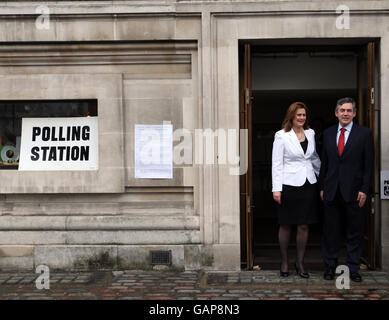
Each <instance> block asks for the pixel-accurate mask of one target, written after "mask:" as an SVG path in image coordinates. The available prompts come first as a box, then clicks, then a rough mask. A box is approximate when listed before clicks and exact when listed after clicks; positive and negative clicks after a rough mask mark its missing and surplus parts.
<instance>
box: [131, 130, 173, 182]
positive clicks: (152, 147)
mask: <svg viewBox="0 0 389 320" xmlns="http://www.w3.org/2000/svg"><path fill="white" fill-rule="evenodd" d="M135 178H136V179H153V178H154V179H172V178H173V125H171V124H167V125H143V124H136V125H135Z"/></svg>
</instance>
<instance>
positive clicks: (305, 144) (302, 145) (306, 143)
mask: <svg viewBox="0 0 389 320" xmlns="http://www.w3.org/2000/svg"><path fill="white" fill-rule="evenodd" d="M300 144H301V147H302V148H303V150H304V153H306V152H307V148H308V139H307V138H305V140H304V141H303V142H300Z"/></svg>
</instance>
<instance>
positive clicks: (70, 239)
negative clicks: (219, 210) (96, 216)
mask: <svg viewBox="0 0 389 320" xmlns="http://www.w3.org/2000/svg"><path fill="white" fill-rule="evenodd" d="M0 243H1V244H2V245H30V244H31V245H54V244H61V245H65V244H66V245H73V244H74V245H77V244H82V245H89V244H91V245H96V244H104V245H120V244H127V245H139V244H145V245H146V244H147V245H148V244H150V245H158V244H199V243H200V231H199V230H115V231H106V230H104V231H102V230H88V231H86V230H79V231H15V230H12V231H1V232H0Z"/></svg>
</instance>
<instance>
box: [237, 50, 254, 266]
mask: <svg viewBox="0 0 389 320" xmlns="http://www.w3.org/2000/svg"><path fill="white" fill-rule="evenodd" d="M242 60H243V63H242V68H241V74H240V75H241V78H240V80H241V81H240V83H241V85H240V110H239V114H240V129H246V130H247V131H248V132H247V134H248V155H247V157H248V168H247V172H246V174H244V175H242V176H241V177H240V217H241V219H240V221H241V252H242V260H243V262H244V264H245V265H246V268H247V269H252V267H253V262H254V261H253V260H254V257H253V213H254V212H253V210H254V205H253V203H252V199H253V196H252V193H253V188H252V87H251V48H250V44H244V48H243V57H242Z"/></svg>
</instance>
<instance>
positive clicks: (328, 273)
mask: <svg viewBox="0 0 389 320" xmlns="http://www.w3.org/2000/svg"><path fill="white" fill-rule="evenodd" d="M334 277H335V271H334V270H333V269H331V268H328V269H327V270H326V272H324V279H326V280H334Z"/></svg>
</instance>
